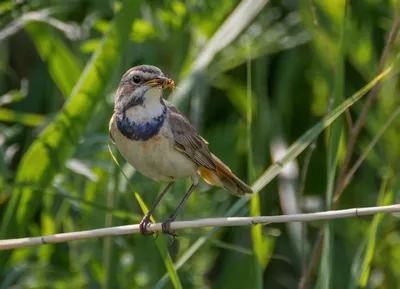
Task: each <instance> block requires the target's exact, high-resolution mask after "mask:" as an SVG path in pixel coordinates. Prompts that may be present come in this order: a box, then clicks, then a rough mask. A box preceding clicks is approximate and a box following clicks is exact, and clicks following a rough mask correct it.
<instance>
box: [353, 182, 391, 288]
mask: <svg viewBox="0 0 400 289" xmlns="http://www.w3.org/2000/svg"><path fill="white" fill-rule="evenodd" d="M387 184H388V177H384V179H383V181H382V185H381V188H380V192H379V196H378V201H377V204H376V205H377V206H387V205H390V204H392V203H393V199H394V192H393V190H388V188H387ZM384 218H385V216H384V214H377V215H375V216H374V217H373V219H372V222H371V225H370V227H369V230H368V232H367V233H366V236H365V240H364V244H366V246H364V250H363V251H361V252H360V254H357V255H356V256H355V258H354V261H353V265H352V279H351V281H350V282H349V287H348V288H349V289H355V288H365V287H366V286H367V283H368V280H369V277H370V273H371V263H372V259H373V257H374V254H375V250H376V245H377V241H378V238H379V235H380V228H381V225H382V224H383V220H384Z"/></svg>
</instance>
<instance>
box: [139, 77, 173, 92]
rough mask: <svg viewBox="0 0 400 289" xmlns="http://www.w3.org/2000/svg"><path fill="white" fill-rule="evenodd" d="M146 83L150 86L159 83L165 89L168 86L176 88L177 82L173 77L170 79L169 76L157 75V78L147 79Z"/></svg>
mask: <svg viewBox="0 0 400 289" xmlns="http://www.w3.org/2000/svg"><path fill="white" fill-rule="evenodd" d="M145 85H149V86H158V85H159V86H161V87H162V88H163V89H166V88H168V87H171V88H174V87H175V82H174V81H173V80H172V79H169V78H168V77H164V76H157V77H156V78H154V79H152V80H149V81H147V82H146V83H145Z"/></svg>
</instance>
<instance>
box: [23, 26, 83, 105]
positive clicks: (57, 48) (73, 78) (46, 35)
mask: <svg viewBox="0 0 400 289" xmlns="http://www.w3.org/2000/svg"><path fill="white" fill-rule="evenodd" d="M25 29H26V30H27V31H28V33H29V34H30V36H31V37H32V39H33V42H34V43H35V46H36V49H37V50H38V52H39V54H40V57H41V58H42V59H43V61H44V62H46V63H47V66H48V70H49V73H50V75H51V77H52V78H53V80H54V82H55V83H56V85H57V86H58V88H59V89H60V91H61V93H62V94H63V95H64V97H65V98H67V97H69V96H70V95H71V93H72V89H73V88H74V85H75V84H76V83H77V82H78V79H79V76H80V74H81V72H82V68H81V65H80V64H79V62H78V60H77V59H76V57H75V56H74V55H73V54H72V52H71V51H70V50H69V49H68V47H67V46H66V45H65V44H64V42H63V41H62V40H61V39H60V38H59V37H57V35H55V33H51V27H49V26H48V25H47V24H45V23H41V22H27V23H26V24H25Z"/></svg>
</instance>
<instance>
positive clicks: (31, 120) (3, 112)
mask: <svg viewBox="0 0 400 289" xmlns="http://www.w3.org/2000/svg"><path fill="white" fill-rule="evenodd" d="M44 119H45V118H44V116H43V115H40V114H35V113H25V112H18V111H15V110H12V109H8V108H0V121H5V122H16V123H20V124H23V125H26V126H40V125H42V124H43V121H44Z"/></svg>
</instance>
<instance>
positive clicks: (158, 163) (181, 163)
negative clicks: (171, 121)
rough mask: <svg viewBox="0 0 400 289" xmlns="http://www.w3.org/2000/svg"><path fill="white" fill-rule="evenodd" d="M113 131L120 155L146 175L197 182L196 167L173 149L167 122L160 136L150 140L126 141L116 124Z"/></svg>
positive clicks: (163, 179)
mask: <svg viewBox="0 0 400 289" xmlns="http://www.w3.org/2000/svg"><path fill="white" fill-rule="evenodd" d="M110 128H111V135H112V138H113V139H114V142H115V144H116V146H117V147H118V149H119V151H120V152H121V154H122V155H123V156H124V157H125V159H126V160H127V161H128V162H129V163H130V164H131V165H132V166H133V167H134V168H135V169H137V170H138V171H139V172H140V173H142V174H143V175H145V176H147V177H149V178H152V179H154V180H156V181H165V182H170V181H172V180H175V179H179V178H184V177H192V178H194V179H195V180H197V179H198V174H197V169H198V167H197V165H196V164H195V163H194V162H193V161H192V160H190V159H189V158H187V157H186V156H185V155H183V154H182V153H181V152H179V151H178V150H176V149H175V148H174V145H173V141H172V139H171V138H170V136H171V134H170V129H169V127H168V124H167V123H164V125H163V127H162V128H161V130H160V133H159V135H158V136H155V137H153V138H151V139H150V140H148V141H132V140H129V139H127V138H126V137H124V136H123V135H122V134H121V133H120V132H119V131H118V129H117V127H116V125H115V122H112V123H111V127H110Z"/></svg>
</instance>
